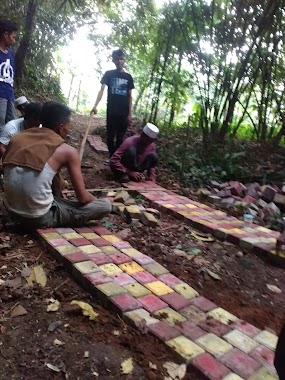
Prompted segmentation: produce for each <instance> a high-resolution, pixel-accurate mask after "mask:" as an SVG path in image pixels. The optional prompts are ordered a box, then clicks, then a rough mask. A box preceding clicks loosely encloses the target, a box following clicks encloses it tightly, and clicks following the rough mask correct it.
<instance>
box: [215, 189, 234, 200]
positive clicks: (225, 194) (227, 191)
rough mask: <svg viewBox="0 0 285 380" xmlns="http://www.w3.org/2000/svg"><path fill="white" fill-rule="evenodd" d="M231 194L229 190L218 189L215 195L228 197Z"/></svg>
mask: <svg viewBox="0 0 285 380" xmlns="http://www.w3.org/2000/svg"><path fill="white" fill-rule="evenodd" d="M231 195H232V193H231V190H220V191H219V192H218V193H217V196H218V197H220V198H228V197H230V196H231Z"/></svg>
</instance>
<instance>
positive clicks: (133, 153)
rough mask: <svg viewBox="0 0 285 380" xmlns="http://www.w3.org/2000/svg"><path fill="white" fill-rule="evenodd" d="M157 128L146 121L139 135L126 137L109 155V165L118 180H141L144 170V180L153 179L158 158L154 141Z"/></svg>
mask: <svg viewBox="0 0 285 380" xmlns="http://www.w3.org/2000/svg"><path fill="white" fill-rule="evenodd" d="M158 132H159V130H158V128H157V127H156V126H155V125H153V124H151V123H147V124H146V125H145V126H144V128H143V130H142V133H141V134H140V135H134V136H131V137H128V138H127V139H126V140H125V141H124V142H123V143H122V145H121V146H120V147H119V148H118V149H117V150H116V152H115V153H114V154H113V156H112V157H111V161H110V167H111V170H112V171H113V173H114V175H115V177H116V179H117V180H119V181H120V182H127V181H128V180H129V179H132V180H134V181H138V182H140V181H143V180H144V178H145V177H144V172H145V171H146V174H147V175H146V180H148V181H155V167H156V166H157V162H158V158H157V154H156V149H155V144H154V141H155V139H156V137H157V135H158Z"/></svg>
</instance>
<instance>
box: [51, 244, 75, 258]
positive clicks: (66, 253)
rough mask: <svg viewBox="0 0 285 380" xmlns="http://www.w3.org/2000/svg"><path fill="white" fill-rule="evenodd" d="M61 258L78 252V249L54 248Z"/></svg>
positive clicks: (70, 247)
mask: <svg viewBox="0 0 285 380" xmlns="http://www.w3.org/2000/svg"><path fill="white" fill-rule="evenodd" d="M55 249H56V250H57V251H58V252H59V253H60V254H61V255H62V256H64V255H68V254H69V253H75V252H78V247H74V245H71V244H70V245H60V246H58V247H56V248H55Z"/></svg>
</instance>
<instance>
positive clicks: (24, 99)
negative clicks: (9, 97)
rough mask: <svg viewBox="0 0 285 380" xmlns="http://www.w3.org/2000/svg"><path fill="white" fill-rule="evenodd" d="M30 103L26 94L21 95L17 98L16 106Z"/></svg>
mask: <svg viewBox="0 0 285 380" xmlns="http://www.w3.org/2000/svg"><path fill="white" fill-rule="evenodd" d="M25 103H29V102H28V99H27V98H26V97H25V96H20V97H19V98H17V99H16V100H15V106H16V107H18V106H21V105H22V104H25Z"/></svg>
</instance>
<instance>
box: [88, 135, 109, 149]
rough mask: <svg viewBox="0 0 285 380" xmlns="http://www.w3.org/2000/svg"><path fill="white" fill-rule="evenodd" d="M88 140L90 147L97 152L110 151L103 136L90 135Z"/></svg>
mask: <svg viewBox="0 0 285 380" xmlns="http://www.w3.org/2000/svg"><path fill="white" fill-rule="evenodd" d="M87 141H88V143H89V145H90V148H91V149H92V150H94V151H95V152H108V148H107V145H106V144H105V143H104V142H103V141H102V138H101V137H100V136H98V135H89V136H88V137H87Z"/></svg>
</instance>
